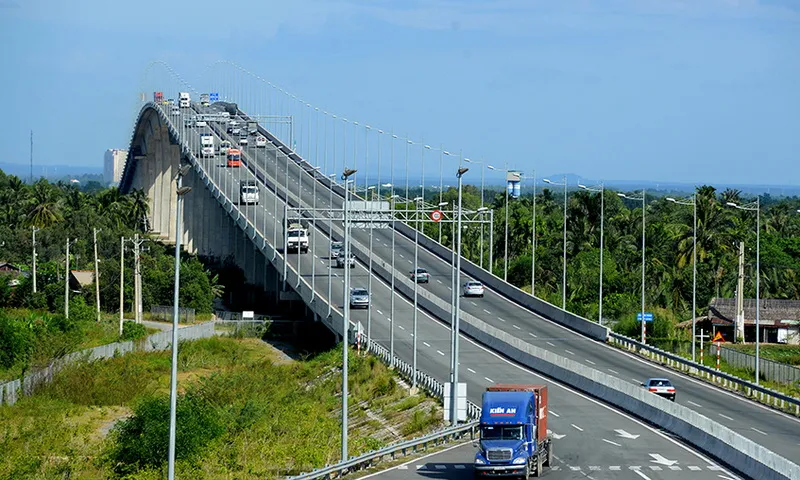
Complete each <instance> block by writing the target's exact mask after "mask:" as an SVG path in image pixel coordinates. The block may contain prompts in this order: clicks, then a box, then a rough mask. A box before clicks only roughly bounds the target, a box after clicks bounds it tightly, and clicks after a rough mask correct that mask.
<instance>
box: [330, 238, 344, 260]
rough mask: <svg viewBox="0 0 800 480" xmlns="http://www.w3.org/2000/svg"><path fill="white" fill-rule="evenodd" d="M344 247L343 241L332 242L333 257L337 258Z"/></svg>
mask: <svg viewBox="0 0 800 480" xmlns="http://www.w3.org/2000/svg"><path fill="white" fill-rule="evenodd" d="M343 248H344V243H342V242H331V257H332V258H336V257H338V256H339V252H340V251H342V249H343Z"/></svg>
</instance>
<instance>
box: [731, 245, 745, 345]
mask: <svg viewBox="0 0 800 480" xmlns="http://www.w3.org/2000/svg"><path fill="white" fill-rule="evenodd" d="M739 337H741V339H742V341H744V242H739V278H738V281H737V282H736V328H735V333H734V335H733V341H734V342H736V341H738V339H739Z"/></svg>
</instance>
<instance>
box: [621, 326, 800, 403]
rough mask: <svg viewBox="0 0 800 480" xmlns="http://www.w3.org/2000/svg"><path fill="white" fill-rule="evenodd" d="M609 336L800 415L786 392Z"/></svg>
mask: <svg viewBox="0 0 800 480" xmlns="http://www.w3.org/2000/svg"><path fill="white" fill-rule="evenodd" d="M608 337H609V342H610V343H612V344H616V345H619V346H620V347H622V348H624V349H626V350H628V351H632V352H636V353H638V354H640V355H643V356H645V357H649V358H650V359H651V360H654V361H656V362H659V363H661V364H664V365H666V366H668V367H670V368H674V369H676V370H680V371H681V372H684V373H689V374H695V375H699V376H701V377H703V378H705V379H708V380H710V381H711V382H712V383H714V384H715V385H719V386H722V387H724V388H727V389H729V390H733V391H736V392H739V393H741V394H743V395H745V396H746V397H748V398H751V399H754V400H757V401H759V402H761V403H764V404H767V405H770V406H773V407H775V408H779V409H781V410H784V411H788V412H793V413H794V414H795V415H798V416H800V399H798V398H795V397H791V396H789V395H785V394H783V393H780V392H777V391H775V390H772V389H770V388H766V387H762V386H761V385H756V384H755V383H753V382H749V381H747V380H744V379H741V378H739V377H737V376H735V375H731V374H728V373H725V372H720V371H718V370H716V369H713V368H711V367H707V366H705V365H701V364H699V363H696V362H693V361H691V360H688V359H685V358H683V357H681V356H679V355H676V354H674V353H670V352H666V351H664V350H661V349H659V348H656V347H652V346H650V345H647V344H644V343H642V342H640V341H638V340H634V339H632V338H629V337H626V336H624V335H620V334H618V333H614V332H609V334H608Z"/></svg>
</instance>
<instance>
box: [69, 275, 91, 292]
mask: <svg viewBox="0 0 800 480" xmlns="http://www.w3.org/2000/svg"><path fill="white" fill-rule="evenodd" d="M69 274H70V275H69V288H70V290H72V291H73V292H80V291H81V289H82V288H85V287H88V286H89V285H91V284H93V283H94V272H93V271H91V270H70V271H69Z"/></svg>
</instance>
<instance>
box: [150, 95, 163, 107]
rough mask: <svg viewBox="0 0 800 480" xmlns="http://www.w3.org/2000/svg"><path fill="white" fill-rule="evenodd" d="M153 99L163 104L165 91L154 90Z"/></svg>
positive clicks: (157, 103)
mask: <svg viewBox="0 0 800 480" xmlns="http://www.w3.org/2000/svg"><path fill="white" fill-rule="evenodd" d="M153 101H154V102H156V105H161V103H163V102H164V93H163V92H153Z"/></svg>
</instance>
